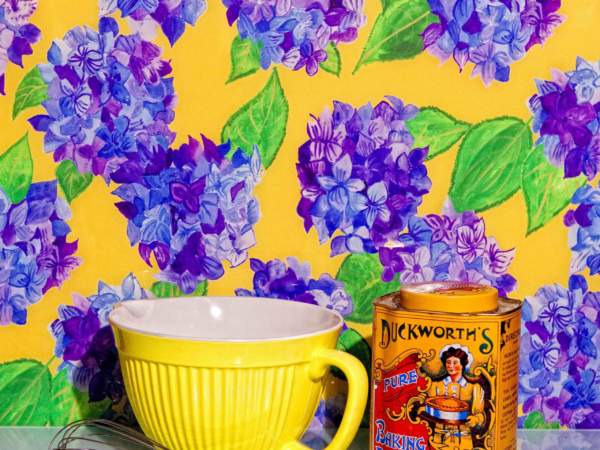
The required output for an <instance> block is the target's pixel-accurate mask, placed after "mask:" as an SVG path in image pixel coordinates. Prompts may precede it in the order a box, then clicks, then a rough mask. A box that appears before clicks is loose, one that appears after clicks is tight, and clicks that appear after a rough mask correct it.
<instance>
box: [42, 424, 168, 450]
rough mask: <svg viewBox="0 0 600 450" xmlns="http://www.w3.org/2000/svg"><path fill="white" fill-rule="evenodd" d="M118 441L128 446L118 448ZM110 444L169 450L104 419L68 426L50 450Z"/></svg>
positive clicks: (126, 449) (84, 449) (77, 449)
mask: <svg viewBox="0 0 600 450" xmlns="http://www.w3.org/2000/svg"><path fill="white" fill-rule="evenodd" d="M117 441H120V442H121V443H123V445H125V444H128V445H127V446H125V447H116V444H117ZM109 444H110V445H111V446H112V447H113V448H116V449H123V450H130V449H131V444H135V445H137V446H138V447H139V448H140V449H151V450H154V449H157V450H169V449H168V448H167V447H165V446H164V445H162V444H159V443H158V442H156V441H153V440H152V439H150V438H148V437H146V436H145V435H144V434H142V433H140V432H138V431H136V430H133V429H131V428H129V427H126V426H124V425H121V424H119V423H116V422H112V421H110V420H103V419H96V420H90V419H84V420H78V421H76V422H73V423H70V424H69V425H66V426H65V427H63V428H62V429H61V430H60V431H59V432H58V433H56V435H54V438H53V439H52V442H50V445H49V446H48V450H93V449H94V447H91V446H90V445H92V446H93V445H101V446H102V447H104V448H106V446H107V445H109ZM102 447H100V448H102Z"/></svg>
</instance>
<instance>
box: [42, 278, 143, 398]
mask: <svg viewBox="0 0 600 450" xmlns="http://www.w3.org/2000/svg"><path fill="white" fill-rule="evenodd" d="M147 297H149V295H148V293H147V292H146V291H145V290H144V289H142V288H141V286H140V284H139V282H138V281H137V279H136V278H135V276H133V275H131V274H130V275H129V276H127V277H126V278H125V279H124V280H123V282H122V284H121V286H113V287H111V286H109V285H107V284H105V283H104V282H102V281H100V282H99V283H98V291H97V293H96V294H93V295H91V296H89V297H84V296H81V295H79V294H75V295H74V296H73V299H74V305H60V306H59V308H58V319H56V320H55V321H54V322H52V324H51V326H50V332H51V333H52V336H53V337H54V339H55V341H56V342H55V344H56V345H55V349H54V355H55V356H56V357H57V358H60V359H62V360H63V362H62V363H61V365H60V367H59V370H63V369H65V370H67V371H68V375H69V378H70V379H71V382H72V383H73V384H74V385H75V386H76V387H77V388H78V389H79V390H81V391H83V392H87V393H88V394H89V399H90V401H91V402H97V401H101V400H104V399H106V398H108V399H110V400H112V402H113V403H114V404H116V403H119V402H120V401H121V400H122V398H123V396H124V395H125V388H124V385H123V377H122V374H121V368H120V366H119V358H118V353H117V349H116V347H115V341H114V336H113V333H112V330H111V329H110V326H109V323H108V314H109V313H110V311H111V310H112V308H113V307H114V305H116V304H117V303H120V302H122V301H127V300H137V299H144V298H147Z"/></svg>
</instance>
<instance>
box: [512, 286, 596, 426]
mask: <svg viewBox="0 0 600 450" xmlns="http://www.w3.org/2000/svg"><path fill="white" fill-rule="evenodd" d="M599 312H600V295H599V294H598V293H597V292H591V291H589V290H588V285H587V281H586V280H585V278H584V277H583V276H581V275H572V276H571V277H570V278H569V286H568V289H566V288H564V287H563V286H560V285H558V284H553V285H549V286H544V287H542V288H540V289H539V290H538V291H537V292H536V294H535V295H534V296H533V297H529V298H527V299H526V301H525V304H524V306H523V327H522V331H521V360H520V368H519V371H520V373H519V397H520V398H519V403H520V404H522V405H523V412H524V413H525V414H528V413H530V412H533V411H539V412H541V413H542V414H543V415H544V418H545V420H546V422H559V423H560V425H565V426H568V427H569V428H600V402H599V401H598V399H599V398H600V374H599V373H598V367H599V361H598V348H599V346H600V333H598V325H599V324H600V314H599Z"/></svg>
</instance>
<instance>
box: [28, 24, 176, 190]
mask: <svg viewBox="0 0 600 450" xmlns="http://www.w3.org/2000/svg"><path fill="white" fill-rule="evenodd" d="M99 28H100V31H99V32H97V31H95V30H92V29H91V28H88V27H77V28H74V29H72V30H70V31H69V32H67V34H66V35H65V37H64V39H62V40H57V41H55V42H54V43H53V44H52V46H51V48H50V50H49V51H48V61H49V63H48V64H42V65H40V66H39V68H40V72H41V75H42V78H43V79H44V81H45V82H46V83H47V84H48V99H47V100H46V101H44V103H43V105H44V108H45V109H46V112H47V114H46V115H38V116H35V117H33V118H31V119H30V122H31V123H32V125H33V127H34V128H35V129H36V130H38V131H43V132H45V137H44V147H45V150H46V151H47V152H52V153H53V154H54V159H55V160H56V161H62V160H64V159H70V160H72V161H73V162H74V163H75V165H76V166H77V168H78V169H79V171H80V172H82V173H93V174H94V175H102V176H103V177H104V178H105V180H106V181H107V182H109V181H110V180H111V179H112V180H113V181H115V182H118V183H122V182H127V181H129V180H130V178H131V172H132V171H134V172H136V173H139V172H140V171H141V170H143V168H144V167H145V166H146V165H147V164H149V163H150V161H151V160H152V158H153V157H154V155H155V153H156V152H157V151H159V150H160V149H161V148H162V149H166V148H168V146H169V145H170V144H171V142H172V141H173V139H174V134H173V133H171V132H170V131H169V128H168V125H169V123H170V122H171V121H172V120H173V118H174V113H173V107H174V105H175V100H176V97H175V94H174V91H173V80H172V78H166V75H168V74H169V73H170V72H171V66H170V65H169V63H168V62H167V61H164V60H161V59H160V55H161V51H160V48H159V47H157V46H156V45H154V44H153V43H151V42H148V41H145V40H143V39H142V38H141V37H140V36H139V34H135V35H131V36H125V35H120V34H119V28H118V25H117V23H116V21H115V20H114V19H111V18H103V19H101V20H100V27H99ZM125 163H126V164H125Z"/></svg>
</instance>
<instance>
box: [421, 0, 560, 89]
mask: <svg viewBox="0 0 600 450" xmlns="http://www.w3.org/2000/svg"><path fill="white" fill-rule="evenodd" d="M428 1H429V5H430V6H431V10H432V12H433V13H434V14H435V15H436V16H437V17H438V18H439V22H438V23H434V24H431V25H429V26H428V27H427V28H426V29H425V31H424V32H423V41H424V46H425V48H426V49H428V50H429V52H430V53H432V54H433V55H435V56H437V57H438V58H439V59H440V60H442V61H446V60H447V59H448V58H450V57H452V58H453V59H454V61H455V62H456V64H457V65H458V67H459V69H460V70H461V71H462V70H463V69H464V68H465V66H466V65H467V64H470V63H472V64H473V65H474V68H473V75H478V76H480V77H481V78H482V79H483V81H484V83H485V84H489V83H491V82H492V81H493V80H497V81H508V80H509V77H510V66H511V64H513V63H514V62H515V61H518V60H520V59H521V58H523V57H524V56H525V53H526V52H527V51H528V50H529V49H530V48H531V47H532V46H534V45H536V44H543V43H544V41H545V40H546V39H548V38H549V37H550V35H551V34H552V31H553V29H554V28H555V27H556V26H557V25H559V24H560V23H561V22H562V20H563V18H562V17H561V16H560V15H559V14H558V13H557V12H558V10H559V9H560V6H561V0H428Z"/></svg>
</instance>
